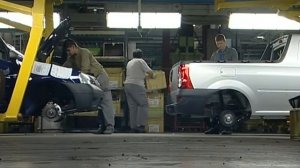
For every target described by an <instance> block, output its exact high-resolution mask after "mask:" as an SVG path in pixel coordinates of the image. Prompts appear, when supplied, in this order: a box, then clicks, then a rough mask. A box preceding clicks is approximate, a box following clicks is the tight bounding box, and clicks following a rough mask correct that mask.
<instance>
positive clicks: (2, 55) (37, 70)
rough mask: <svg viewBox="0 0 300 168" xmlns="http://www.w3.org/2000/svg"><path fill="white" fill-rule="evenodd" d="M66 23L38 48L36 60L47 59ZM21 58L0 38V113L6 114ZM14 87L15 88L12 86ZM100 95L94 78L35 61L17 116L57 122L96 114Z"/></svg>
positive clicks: (66, 29)
mask: <svg viewBox="0 0 300 168" xmlns="http://www.w3.org/2000/svg"><path fill="white" fill-rule="evenodd" d="M69 25H70V24H69V20H64V21H63V22H62V23H61V24H60V25H59V26H58V27H57V28H56V29H55V30H54V31H53V32H52V33H51V35H50V36H49V37H48V38H47V39H46V40H45V41H44V42H43V43H42V44H41V47H40V49H39V50H38V53H37V58H40V59H41V58H43V57H46V56H50V55H51V53H52V52H53V50H54V48H55V47H56V45H58V44H59V43H58V41H61V40H62V39H63V38H65V33H66V32H67V31H68V29H69ZM23 57H24V55H23V54H22V53H20V52H18V51H16V50H15V48H14V47H13V46H11V45H9V44H7V43H6V42H5V41H4V40H3V39H2V38H0V73H1V76H2V77H1V83H0V85H1V86H0V87H1V91H2V94H1V96H0V111H1V112H2V113H4V112H6V110H7V106H8V104H9V103H10V99H11V96H12V92H13V90H14V87H15V83H16V79H17V77H18V73H19V70H20V66H21V65H22V60H23ZM16 87H18V86H16ZM102 96H103V91H102V90H101V89H100V88H99V85H98V83H97V81H96V80H95V78H94V77H92V76H90V75H87V74H84V73H81V72H80V71H79V70H76V69H72V68H65V67H61V66H59V65H54V64H47V63H43V62H38V61H35V63H34V65H33V67H32V73H31V75H30V78H29V82H28V86H27V88H26V92H25V96H24V98H23V102H22V105H21V111H20V113H21V114H22V115H23V116H38V115H41V114H43V115H44V116H46V117H47V118H48V119H50V120H53V121H57V120H59V119H60V117H61V116H62V115H63V114H69V113H75V112H84V111H94V110H97V109H98V107H99V104H100V102H101V98H102Z"/></svg>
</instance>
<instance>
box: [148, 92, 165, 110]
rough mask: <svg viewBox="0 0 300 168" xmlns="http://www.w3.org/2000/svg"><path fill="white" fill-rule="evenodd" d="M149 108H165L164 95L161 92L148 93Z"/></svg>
mask: <svg viewBox="0 0 300 168" xmlns="http://www.w3.org/2000/svg"><path fill="white" fill-rule="evenodd" d="M147 99H148V106H149V108H164V94H163V93H160V92H148V93H147Z"/></svg>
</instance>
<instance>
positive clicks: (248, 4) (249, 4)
mask: <svg viewBox="0 0 300 168" xmlns="http://www.w3.org/2000/svg"><path fill="white" fill-rule="evenodd" d="M295 3H298V1H297V0H284V1H283V0H254V1H225V0H215V8H216V10H221V9H232V8H272V9H282V10H287V9H289V8H290V7H291V5H293V4H295Z"/></svg>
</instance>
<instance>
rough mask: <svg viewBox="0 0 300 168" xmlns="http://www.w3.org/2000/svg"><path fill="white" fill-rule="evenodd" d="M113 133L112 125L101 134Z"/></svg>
mask: <svg viewBox="0 0 300 168" xmlns="http://www.w3.org/2000/svg"><path fill="white" fill-rule="evenodd" d="M114 131H115V129H114V127H113V126H112V125H107V126H106V129H105V131H103V134H112V133H114Z"/></svg>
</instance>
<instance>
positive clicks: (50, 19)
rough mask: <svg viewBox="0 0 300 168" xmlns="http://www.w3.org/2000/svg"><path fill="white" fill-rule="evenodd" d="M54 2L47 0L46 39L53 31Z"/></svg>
mask: <svg viewBox="0 0 300 168" xmlns="http://www.w3.org/2000/svg"><path fill="white" fill-rule="evenodd" d="M52 1H53V0H47V1H46V6H45V21H46V23H45V25H46V26H45V31H44V37H48V36H49V35H50V34H51V33H52V31H53V28H54V26H53V2H52Z"/></svg>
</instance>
